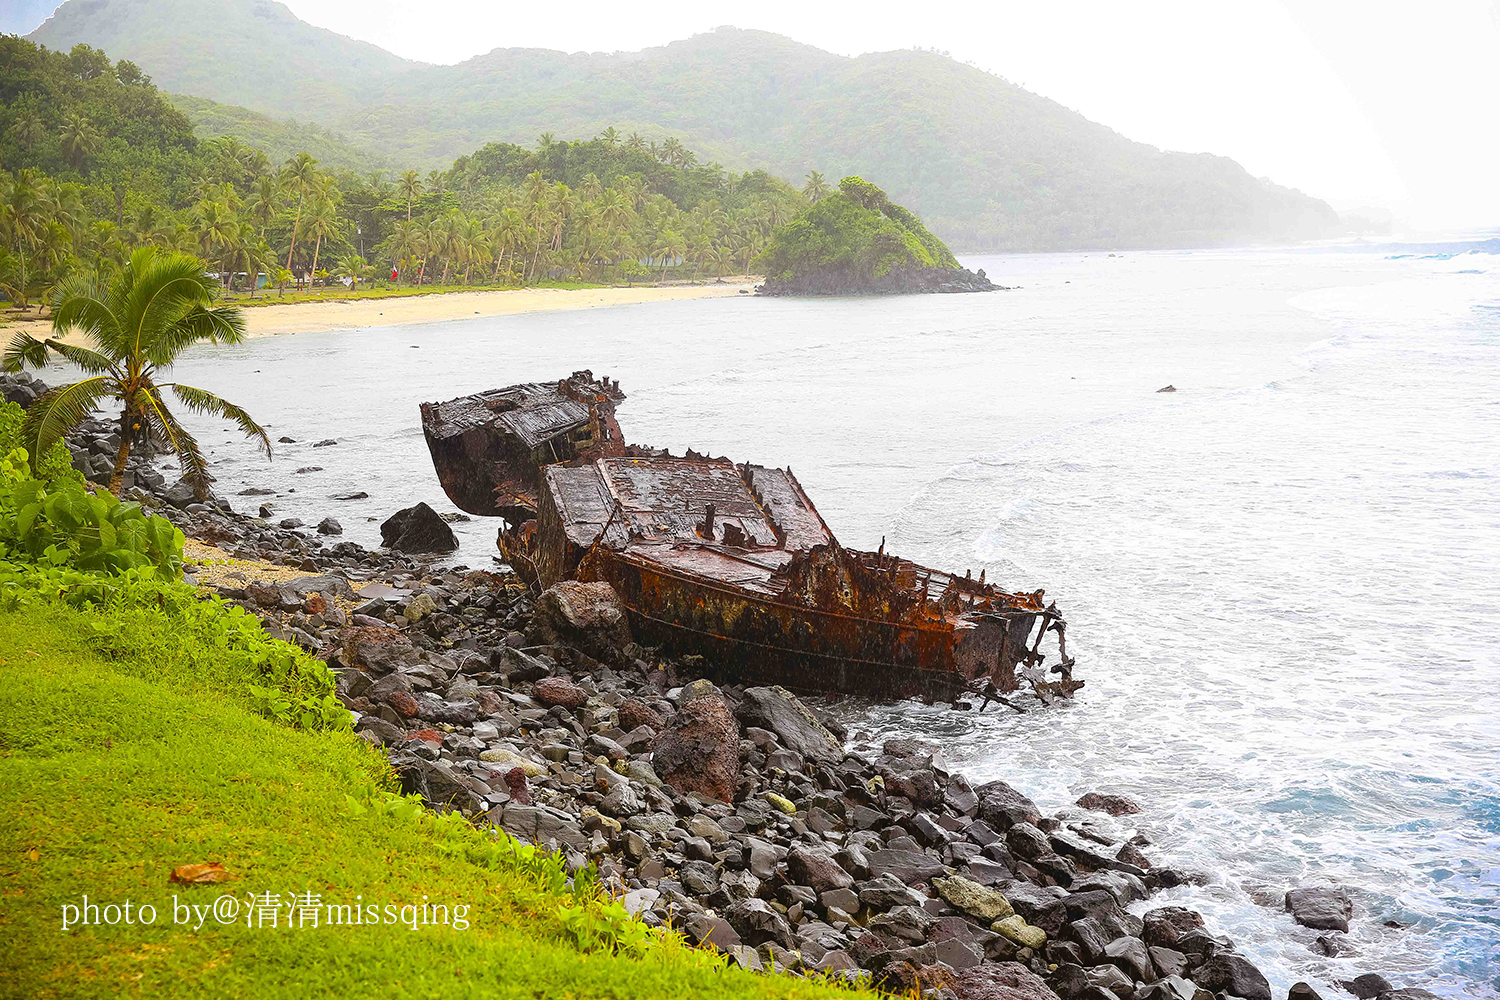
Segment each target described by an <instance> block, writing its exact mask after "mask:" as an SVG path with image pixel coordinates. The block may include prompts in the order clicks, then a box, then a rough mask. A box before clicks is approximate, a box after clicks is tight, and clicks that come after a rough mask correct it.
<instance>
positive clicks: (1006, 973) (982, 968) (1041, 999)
mask: <svg viewBox="0 0 1500 1000" xmlns="http://www.w3.org/2000/svg"><path fill="white" fill-rule="evenodd" d="M952 990H953V995H954V996H955V997H957V998H958V1000H1059V997H1058V995H1057V994H1056V993H1054V992H1053V991H1052V988H1051V987H1049V986H1048V985H1047V984H1046V982H1044V981H1043V980H1042V979H1041V978H1040V977H1039V976H1037V975H1036V973H1034V972H1032V971H1031V970H1030V969H1028V968H1026V966H1024V965H1022V964H1020V963H1019V962H987V963H985V964H983V965H978V966H975V967H974V968H972V969H965V970H964V971H962V972H960V973H959V974H958V975H957V977H956V978H955V979H954V981H953V985H952Z"/></svg>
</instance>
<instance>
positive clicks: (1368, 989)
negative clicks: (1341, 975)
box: [1339, 972, 1396, 1000]
mask: <svg viewBox="0 0 1500 1000" xmlns="http://www.w3.org/2000/svg"><path fill="white" fill-rule="evenodd" d="M1339 985H1340V986H1342V987H1343V988H1344V989H1346V990H1348V991H1349V992H1350V993H1353V994H1354V996H1355V997H1356V1000H1373V998H1374V997H1378V996H1380V994H1382V993H1389V992H1391V991H1393V990H1394V989H1395V988H1396V987H1394V986H1392V985H1391V984H1390V982H1389V981H1388V980H1387V979H1386V978H1385V977H1384V976H1379V975H1376V974H1375V973H1373V972H1367V973H1365V974H1364V975H1362V976H1355V977H1354V978H1353V979H1351V980H1348V981H1346V982H1340V983H1339Z"/></svg>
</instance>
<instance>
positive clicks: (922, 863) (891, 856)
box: [867, 850, 944, 885]
mask: <svg viewBox="0 0 1500 1000" xmlns="http://www.w3.org/2000/svg"><path fill="white" fill-rule="evenodd" d="M867 858H868V860H869V864H870V874H871V875H873V876H876V877H878V876H880V875H883V874H887V873H888V874H891V875H894V876H895V877H896V878H898V879H900V880H901V881H902V882H904V883H906V884H907V885H915V884H916V883H918V882H931V881H932V880H933V879H934V878H936V877H937V876H939V875H942V874H944V870H943V864H942V862H941V861H938V860H937V859H936V858H932V857H928V856H927V855H926V854H923V853H921V852H920V851H895V850H885V851H871V852H869V854H868V855H867Z"/></svg>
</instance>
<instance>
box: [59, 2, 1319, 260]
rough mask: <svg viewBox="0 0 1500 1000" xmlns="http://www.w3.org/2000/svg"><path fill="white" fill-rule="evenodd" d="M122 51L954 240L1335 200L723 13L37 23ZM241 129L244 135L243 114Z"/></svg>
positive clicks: (1065, 243) (1215, 240) (202, 79)
mask: <svg viewBox="0 0 1500 1000" xmlns="http://www.w3.org/2000/svg"><path fill="white" fill-rule="evenodd" d="M30 37H32V38H33V39H35V40H37V41H40V42H43V43H45V44H47V45H50V46H52V47H53V48H58V49H63V50H67V49H69V48H71V46H72V45H74V44H76V43H78V42H87V43H89V44H91V45H96V46H102V47H103V48H105V49H106V50H107V51H109V52H110V53H111V54H112V55H114V56H116V57H124V58H128V59H133V60H135V61H136V62H138V63H139V64H140V65H142V66H144V67H146V68H147V69H148V70H149V71H150V72H151V73H152V74H154V75H155V76H156V78H157V80H158V82H159V83H160V84H161V85H162V86H164V88H165V89H168V90H171V91H177V92H182V93H187V94H192V95H194V96H196V97H199V98H208V99H212V100H214V101H219V102H224V103H228V104H233V105H239V106H243V107H245V108H249V109H252V110H254V111H257V112H261V113H263V114H267V115H271V116H273V117H275V118H278V119H285V118H288V117H294V118H296V119H298V120H299V121H302V122H317V123H319V124H320V125H322V126H324V127H326V128H330V129H334V130H337V132H339V133H340V134H342V135H344V136H346V137H347V138H348V140H349V141H350V142H351V143H353V144H354V145H355V146H359V147H364V148H369V149H378V150H381V151H382V152H383V153H384V154H386V155H389V156H391V157H392V158H393V159H395V160H397V161H399V162H400V163H402V164H405V165H409V166H413V167H417V168H419V169H421V170H423V171H425V170H428V169H431V168H432V167H439V166H445V165H446V164H448V163H450V162H451V161H452V160H453V159H454V158H455V157H457V156H459V155H461V154H463V153H465V152H468V151H470V150H473V149H475V148H476V147H478V146H481V145H483V144H484V143H486V142H489V141H492V140H499V141H510V142H515V143H521V144H524V145H527V146H530V144H531V143H532V142H534V141H535V137H536V136H537V135H538V134H539V133H541V132H544V131H550V132H552V133H554V134H555V135H557V136H559V137H562V138H575V137H578V136H591V135H596V134H598V133H599V132H602V131H603V130H604V129H605V128H607V127H610V126H614V127H616V128H618V129H620V130H621V131H622V132H624V133H627V134H628V133H630V132H638V133H640V134H642V135H644V136H647V137H648V138H652V139H655V140H656V141H657V142H658V143H661V142H663V141H665V139H666V138H667V137H668V136H673V137H675V138H676V139H677V140H678V141H679V142H682V143H684V144H686V145H689V146H691V147H692V148H693V149H694V150H695V151H696V152H697V153H698V154H699V156H700V157H702V158H704V159H713V160H716V161H718V162H720V163H722V164H724V165H725V166H726V167H727V168H730V169H735V170H751V169H755V168H762V169H765V170H768V171H770V172H771V173H773V174H775V175H777V176H781V177H799V178H800V177H803V176H804V175H805V174H806V173H807V172H808V171H810V170H813V169H820V170H823V171H826V172H827V173H828V175H829V176H831V177H842V176H845V175H850V174H857V175H859V176H862V177H864V178H866V179H868V180H869V181H871V182H872V183H874V184H878V185H879V186H880V187H881V188H883V189H884V190H886V191H888V192H889V193H890V195H891V197H892V198H893V199H895V200H896V201H897V202H899V203H901V204H903V205H906V206H907V207H909V208H910V209H911V210H912V211H913V212H915V213H916V214H918V215H920V216H921V217H922V218H923V219H924V220H926V222H927V224H928V226H929V227H931V228H932V230H933V231H934V232H935V233H937V234H938V235H939V236H941V237H942V238H944V239H945V240H947V241H948V242H949V243H950V244H952V245H954V246H955V247H958V248H960V249H962V250H966V251H975V250H985V249H1003V250H1057V249H1076V248H1095V247H1108V248H1114V247H1190V246H1210V245H1225V244H1233V243H1245V242H1264V241H1287V240H1297V239H1306V238H1321V237H1325V236H1331V235H1336V234H1337V233H1339V232H1341V231H1342V227H1341V226H1340V224H1339V221H1338V219H1337V216H1336V215H1335V213H1334V212H1333V210H1332V209H1331V208H1329V206H1328V205H1327V204H1325V203H1324V202H1322V201H1319V200H1317V199H1314V198H1309V197H1307V196H1306V195H1303V194H1301V193H1299V192H1296V191H1292V190H1289V189H1287V188H1283V187H1279V186H1277V185H1275V184H1272V183H1270V182H1269V181H1265V180H1262V179H1259V178H1255V177H1252V176H1250V175H1249V174H1248V173H1247V172H1246V171H1245V170H1244V169H1243V168H1242V167H1241V166H1239V164H1237V163H1235V162H1234V161H1233V160H1229V159H1227V158H1224V157H1219V156H1211V155H1206V154H1205V155H1190V154H1185V153H1171V152H1163V151H1161V150H1158V149H1156V148H1154V147H1151V146H1147V145H1144V144H1142V143H1137V142H1132V141H1131V140H1129V139H1127V138H1125V137H1124V136H1121V135H1119V134H1118V133H1116V132H1114V131H1113V130H1111V129H1109V128H1107V127H1105V126H1103V125H1099V124H1097V123H1095V122H1091V121H1089V120H1087V119H1085V118H1084V117H1083V116H1081V115H1079V114H1077V113H1076V112H1073V111H1070V110H1069V109H1067V108H1065V107H1062V106H1061V105H1059V104H1057V103H1056V102H1054V101H1050V100H1048V99H1046V98H1044V97H1041V96H1038V95H1036V94H1033V93H1030V92H1029V91H1027V90H1025V89H1023V88H1021V87H1018V86H1016V85H1014V84H1012V83H1010V82H1009V81H1006V80H1004V79H1002V78H1000V77H998V76H995V75H992V74H988V73H985V72H983V71H981V70H978V69H975V68H974V67H971V66H965V65H963V64H961V63H958V62H955V61H954V60H952V59H949V58H947V57H945V56H942V55H940V54H937V53H933V52H926V51H898V52H883V53H868V54H866V55H862V56H859V57H857V58H846V57H844V56H839V55H835V54H833V53H829V52H824V51H821V50H819V49H816V48H813V47H811V46H808V45H802V44H799V43H797V42H795V41H792V40H791V39H788V38H784V37H781V36H778V35H774V34H769V33H766V32H761V31H742V30H737V29H732V28H723V29H719V30H717V31H714V32H710V33H707V34H702V35H698V36H695V37H693V38H690V39H687V40H684V41H680V42H674V43H672V44H670V45H666V46H661V47H657V48H651V49H647V50H645V51H642V52H619V53H571V54H570V53H563V52H552V51H547V50H541V49H497V50H495V51H493V52H490V53H487V54H485V55H481V56H477V57H475V58H473V59H469V60H466V61H464V62H462V63H459V64H458V65H455V66H429V65H425V64H421V63H415V62H411V61H409V60H405V59H401V58H399V57H397V56H395V55H393V54H391V53H389V52H386V51H384V50H382V49H380V48H378V47H376V46H373V45H369V44H367V43H364V42H358V41H355V40H353V39H350V38H346V37H344V36H342V35H339V34H337V33H335V32H332V31H328V30H325V29H322V28H315V27H313V26H312V25H309V24H306V23H304V22H302V21H300V20H298V19H297V18H296V16H295V15H293V14H292V13H291V11H289V10H288V9H287V8H286V7H284V6H283V5H281V4H279V3H275V2H273V0H220V2H217V3H214V4H202V3H199V2H197V0H69V2H68V3H65V4H63V5H62V6H61V7H60V8H59V9H58V11H57V13H56V14H54V15H53V17H52V18H50V19H49V20H48V21H47V22H46V23H45V24H43V25H42V26H41V27H40V28H39V29H37V31H35V32H33V34H32V35H31V36H30ZM235 134H239V135H240V137H241V138H242V139H243V138H246V137H245V136H244V135H242V134H240V133H235Z"/></svg>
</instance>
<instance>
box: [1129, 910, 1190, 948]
mask: <svg viewBox="0 0 1500 1000" xmlns="http://www.w3.org/2000/svg"><path fill="white" fill-rule="evenodd" d="M1142 920H1143V922H1144V925H1145V926H1144V930H1143V932H1142V937H1143V938H1144V939H1145V941H1146V944H1148V945H1151V946H1154V947H1158V948H1176V947H1177V944H1178V942H1179V941H1181V940H1182V938H1183V936H1184V935H1186V934H1188V933H1189V932H1191V931H1201V930H1202V929H1203V917H1202V916H1201V915H1200V914H1198V913H1197V912H1196V911H1194V910H1189V909H1186V908H1185V907H1181V906H1162V907H1158V908H1157V909H1155V910H1149V911H1147V913H1146V915H1145V916H1144V917H1143V918H1142Z"/></svg>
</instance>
